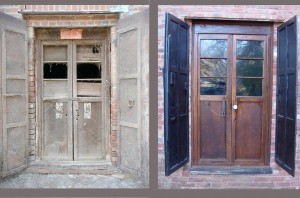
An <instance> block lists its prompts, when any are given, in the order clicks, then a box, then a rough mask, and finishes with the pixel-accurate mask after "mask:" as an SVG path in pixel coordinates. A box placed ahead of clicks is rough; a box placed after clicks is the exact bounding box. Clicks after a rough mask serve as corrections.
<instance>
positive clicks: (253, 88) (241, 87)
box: [236, 78, 262, 96]
mask: <svg viewBox="0 0 300 198" xmlns="http://www.w3.org/2000/svg"><path fill="white" fill-rule="evenodd" d="M236 95H237V96H262V79H247V78H239V79H237V80H236Z"/></svg>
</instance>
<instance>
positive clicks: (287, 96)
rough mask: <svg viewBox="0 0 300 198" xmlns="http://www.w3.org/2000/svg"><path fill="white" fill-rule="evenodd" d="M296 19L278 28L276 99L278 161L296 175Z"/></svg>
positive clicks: (276, 148) (276, 159) (276, 157)
mask: <svg viewBox="0 0 300 198" xmlns="http://www.w3.org/2000/svg"><path fill="white" fill-rule="evenodd" d="M297 21H298V20H297V16H295V17H293V18H292V19H290V20H288V21H287V22H286V23H284V24H282V25H281V26H279V27H278V29H277V35H278V36H277V37H278V50H277V53H278V55H277V57H278V61H277V94H276V96H277V98H276V108H277V109H276V136H275V161H276V163H277V164H278V165H279V166H280V167H282V168H283V169H284V170H286V171H287V172H288V173H289V174H291V175H292V176H294V175H295V147H296V124H297V123H296V122H297V112H296V111H297V110H296V109H297V69H298V64H297V61H298V56H297V53H298V50H297V43H298V39H297V31H298V29H297V23H298V22H297Z"/></svg>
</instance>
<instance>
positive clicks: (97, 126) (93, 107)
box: [74, 101, 104, 160]
mask: <svg viewBox="0 0 300 198" xmlns="http://www.w3.org/2000/svg"><path fill="white" fill-rule="evenodd" d="M76 114H77V118H76V121H77V123H76V125H75V126H76V127H77V130H76V133H75V134H74V135H76V137H74V146H75V147H76V148H74V149H75V152H74V155H75V156H74V159H75V160H84V159H85V160H99V159H102V158H103V157H104V154H103V135H104V134H103V127H102V102H90V101H84V102H78V108H76Z"/></svg>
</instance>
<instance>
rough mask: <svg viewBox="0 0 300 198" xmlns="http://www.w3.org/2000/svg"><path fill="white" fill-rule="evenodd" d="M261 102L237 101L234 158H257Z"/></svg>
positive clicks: (259, 141)
mask: <svg viewBox="0 0 300 198" xmlns="http://www.w3.org/2000/svg"><path fill="white" fill-rule="evenodd" d="M262 115H263V114H262V102H261V101H260V102H249V101H243V102H238V109H237V112H236V121H235V122H236V126H235V145H234V150H235V158H234V161H236V160H241V159H242V160H249V161H251V160H259V159H261V149H262Z"/></svg>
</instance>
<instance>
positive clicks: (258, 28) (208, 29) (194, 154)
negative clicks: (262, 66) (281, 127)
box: [191, 20, 273, 167]
mask: <svg viewBox="0 0 300 198" xmlns="http://www.w3.org/2000/svg"><path fill="white" fill-rule="evenodd" d="M192 24H193V28H192V38H191V42H192V57H191V62H192V64H191V107H194V108H191V115H192V120H191V124H192V126H191V131H192V132H191V140H192V141H191V159H192V160H191V167H197V166H201V165H199V163H198V162H199V138H200V137H199V129H200V126H199V125H200V124H199V106H200V105H199V91H198V90H199V89H200V87H199V83H198V82H199V81H198V74H199V71H198V70H199V69H198V66H199V60H198V53H199V49H198V48H199V46H198V34H242V35H258V34H259V35H266V36H267V43H266V44H267V57H266V59H267V60H266V61H267V65H268V67H267V68H266V70H267V71H266V72H267V75H266V76H265V78H266V97H265V98H266V100H265V101H263V105H264V106H265V107H264V108H265V109H266V112H264V114H265V115H263V117H264V118H263V119H265V123H264V124H265V125H264V129H263V130H265V134H266V140H265V149H264V152H265V153H264V154H265V155H264V156H265V159H264V165H265V166H268V165H269V164H270V145H271V116H272V82H273V79H272V77H273V75H272V74H273V45H272V44H271V41H273V23H271V22H253V21H252V22H250V21H216V20H193V21H192ZM220 26H223V27H222V28H220ZM241 26H242V27H243V28H241ZM229 53H230V52H229ZM231 53H232V52H231ZM229 64H230V63H229ZM229 97H230V98H231V97H232V96H229ZM230 138H231V137H230Z"/></svg>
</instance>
